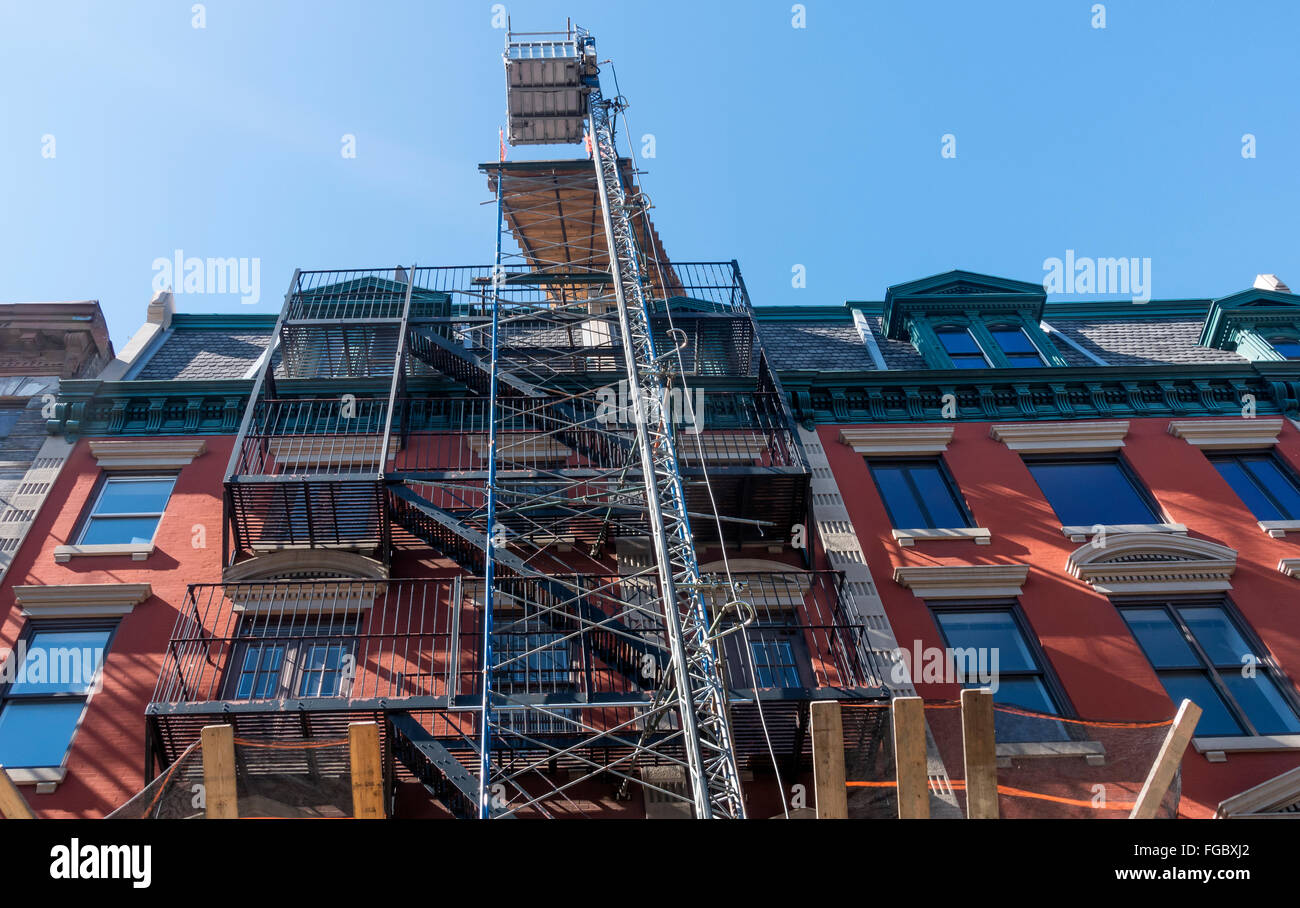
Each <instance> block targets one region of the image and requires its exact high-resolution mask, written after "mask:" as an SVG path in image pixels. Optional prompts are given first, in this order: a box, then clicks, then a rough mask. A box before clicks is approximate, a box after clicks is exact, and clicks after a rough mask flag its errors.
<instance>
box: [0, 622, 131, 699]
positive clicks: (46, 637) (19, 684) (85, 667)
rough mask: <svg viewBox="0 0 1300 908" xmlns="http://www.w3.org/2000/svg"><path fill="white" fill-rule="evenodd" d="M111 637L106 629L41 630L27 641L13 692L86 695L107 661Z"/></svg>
mask: <svg viewBox="0 0 1300 908" xmlns="http://www.w3.org/2000/svg"><path fill="white" fill-rule="evenodd" d="M108 636H109V632H108V631H106V630H102V631H98V630H91V631H37V632H36V633H34V634H32V637H31V639H30V640H28V641H26V642H25V643H24V644H23V646H24V647H25V650H26V657H25V658H24V659H23V664H22V668H21V670H20V671H19V672H18V674H17V677H15V678H14V683H13V686H12V687H10V688H9V693H11V694H84V693H85V692H86V691H87V689H88V688H89V687H90V684H91V682H92V681H94V680H95V673H96V672H97V671H98V670H99V667H100V666H101V665H102V664H103V662H104V647H106V646H107V645H108ZM20 651H21V650H20Z"/></svg>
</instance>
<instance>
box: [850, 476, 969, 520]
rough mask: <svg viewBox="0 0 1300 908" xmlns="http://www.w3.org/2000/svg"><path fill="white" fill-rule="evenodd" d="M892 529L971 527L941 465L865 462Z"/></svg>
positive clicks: (954, 487) (964, 509) (950, 479)
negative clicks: (882, 501)
mask: <svg viewBox="0 0 1300 908" xmlns="http://www.w3.org/2000/svg"><path fill="white" fill-rule="evenodd" d="M868 466H870V468H871V476H872V478H873V479H875V481H876V488H877V489H878V490H879V491H880V497H881V498H882V499H884V502H885V509H886V510H887V511H888V512H889V520H890V522H891V523H892V524H893V526H894V527H896V528H898V529H906V530H920V529H929V530H941V529H950V528H952V527H968V526H972V523H971V519H970V515H969V514H968V513H967V511H966V506H965V505H964V504H963V503H962V500H961V497H960V496H959V495H958V492H957V484H956V483H955V482H953V480H952V478H951V477H950V476H949V475H948V471H947V469H946V468H945V467H944V465H943V461H942V460H939V459H934V460H897V461H878V460H870V461H868Z"/></svg>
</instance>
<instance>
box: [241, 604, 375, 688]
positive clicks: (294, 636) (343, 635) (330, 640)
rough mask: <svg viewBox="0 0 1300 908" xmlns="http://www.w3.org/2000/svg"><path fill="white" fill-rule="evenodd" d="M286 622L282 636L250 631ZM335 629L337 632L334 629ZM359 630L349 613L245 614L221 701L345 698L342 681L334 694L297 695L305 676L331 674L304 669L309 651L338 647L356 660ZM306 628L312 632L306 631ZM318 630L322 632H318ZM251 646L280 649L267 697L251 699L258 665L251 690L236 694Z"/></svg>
mask: <svg viewBox="0 0 1300 908" xmlns="http://www.w3.org/2000/svg"><path fill="white" fill-rule="evenodd" d="M285 620H287V621H288V622H289V627H288V628H287V629H286V632H285V633H274V632H271V633H265V634H260V635H255V634H254V633H253V631H252V628H254V627H255V626H256V625H257V624H259V623H268V624H269V623H275V622H281V621H285ZM299 620H301V621H302V624H301V627H298V626H296V625H297V624H298V622H299ZM336 626H337V628H340V629H336ZM360 627H361V616H360V615H357V614H352V613H346V614H342V615H325V614H318V613H314V612H293V613H287V614H285V615H278V614H277V615H268V614H258V613H253V614H246V615H245V616H244V617H243V619H242V620H241V623H240V626H239V639H238V640H237V641H235V643H234V644H233V645H232V646H231V652H230V657H229V660H228V662H227V667H226V671H225V677H224V679H223V680H222V682H221V691H222V698H223V699H226V700H235V701H238V702H251V701H254V700H263V699H273V700H283V699H288V700H307V699H315V698H318V697H322V696H323V697H326V698H331V699H332V698H336V697H346V696H348V692H347V691H345V690H344V689H343V684H342V680H341V678H340V684H339V691H338V692H337V693H334V694H305V693H299V690H300V689H301V687H302V683H303V681H304V680H305V678H306V677H307V676H308V675H310V674H317V675H319V677H320V678H321V680H322V681H323V679H324V677H325V675H327V674H330V673H331V672H330V670H324V671H322V672H318V673H313V672H311V671H309V670H308V669H307V668H306V659H307V656H308V654H309V653H310V652H311V651H312V648H313V647H316V646H331V645H336V644H337V645H341V646H343V647H344V648H345V653H344V655H345V657H346V656H347V655H351V656H352V658H353V659H354V660H355V659H356V658H357V650H358V649H359V644H360V638H361V634H360ZM309 628H312V629H313V630H311V631H309V630H308V629H309ZM321 628H325V629H324V630H321ZM253 646H257V647H260V648H262V649H263V650H264V649H266V648H268V647H278V648H279V651H280V661H279V663H278V665H277V666H276V668H275V669H274V673H275V676H276V677H275V684H274V689H273V691H272V693H271V695H270V697H256V696H254V694H255V693H256V692H257V688H258V681H257V678H258V677H259V676H260V675H262V669H261V666H260V665H259V666H258V667H257V669H256V671H255V672H254V673H253V677H254V684H253V690H252V691H250V693H249V694H248V695H247V696H240V694H239V684H240V681H241V680H242V679H243V677H244V675H245V672H244V665H245V661H246V659H247V655H248V651H249V649H250V648H251V647H253ZM260 658H261V655H260V654H259V660H260ZM353 680H355V678H354V679H353ZM318 687H319V686H318Z"/></svg>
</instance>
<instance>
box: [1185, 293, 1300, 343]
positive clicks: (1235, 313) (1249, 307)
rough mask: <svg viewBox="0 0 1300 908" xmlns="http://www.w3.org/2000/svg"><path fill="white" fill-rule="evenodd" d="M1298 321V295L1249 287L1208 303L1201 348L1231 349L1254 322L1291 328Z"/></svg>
mask: <svg viewBox="0 0 1300 908" xmlns="http://www.w3.org/2000/svg"><path fill="white" fill-rule="evenodd" d="M1297 323H1300V296H1297V295H1296V294H1294V293H1278V292H1277V291H1275V290H1258V289H1255V288H1252V289H1250V290H1243V291H1242V292H1240V293H1234V294H1232V295H1231V296H1225V297H1223V298H1222V299H1217V300H1214V302H1213V303H1211V304H1210V310H1209V314H1208V315H1207V316H1206V318H1205V326H1204V327H1203V328H1202V329H1201V338H1200V341H1199V343H1200V344H1201V345H1202V346H1204V347H1218V348H1219V349H1221V350H1232V349H1235V348H1236V346H1237V343H1238V341H1239V340H1240V338H1239V335H1240V334H1241V332H1242V331H1243V330H1251V329H1253V328H1254V327H1255V326H1257V325H1262V326H1265V327H1289V328H1292V329H1294V328H1295V326H1296V324H1297Z"/></svg>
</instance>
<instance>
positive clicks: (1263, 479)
mask: <svg viewBox="0 0 1300 908" xmlns="http://www.w3.org/2000/svg"><path fill="white" fill-rule="evenodd" d="M1243 465H1244V466H1245V468H1246V469H1247V470H1249V471H1250V473H1251V475H1252V476H1254V477H1255V479H1256V480H1258V482H1259V484H1260V485H1262V486H1263V487H1264V488H1265V489H1267V490H1268V492H1269V494H1271V495H1272V496H1273V498H1274V500H1275V501H1277V502H1278V503H1279V504H1280V505H1281V506H1282V517H1281V518H1279V519H1281V520H1295V519H1297V518H1298V517H1300V492H1297V491H1296V487H1295V485H1294V484H1293V483H1292V482H1291V478H1290V477H1289V476H1287V475H1286V474H1285V473H1283V472H1282V470H1281V469H1279V468H1278V465H1277V464H1276V463H1275V462H1274V461H1273V459H1272V458H1263V457H1261V458H1253V457H1252V458H1250V459H1249V460H1246V461H1244V464H1243ZM1260 519H1261V520H1262V519H1265V518H1260Z"/></svg>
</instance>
